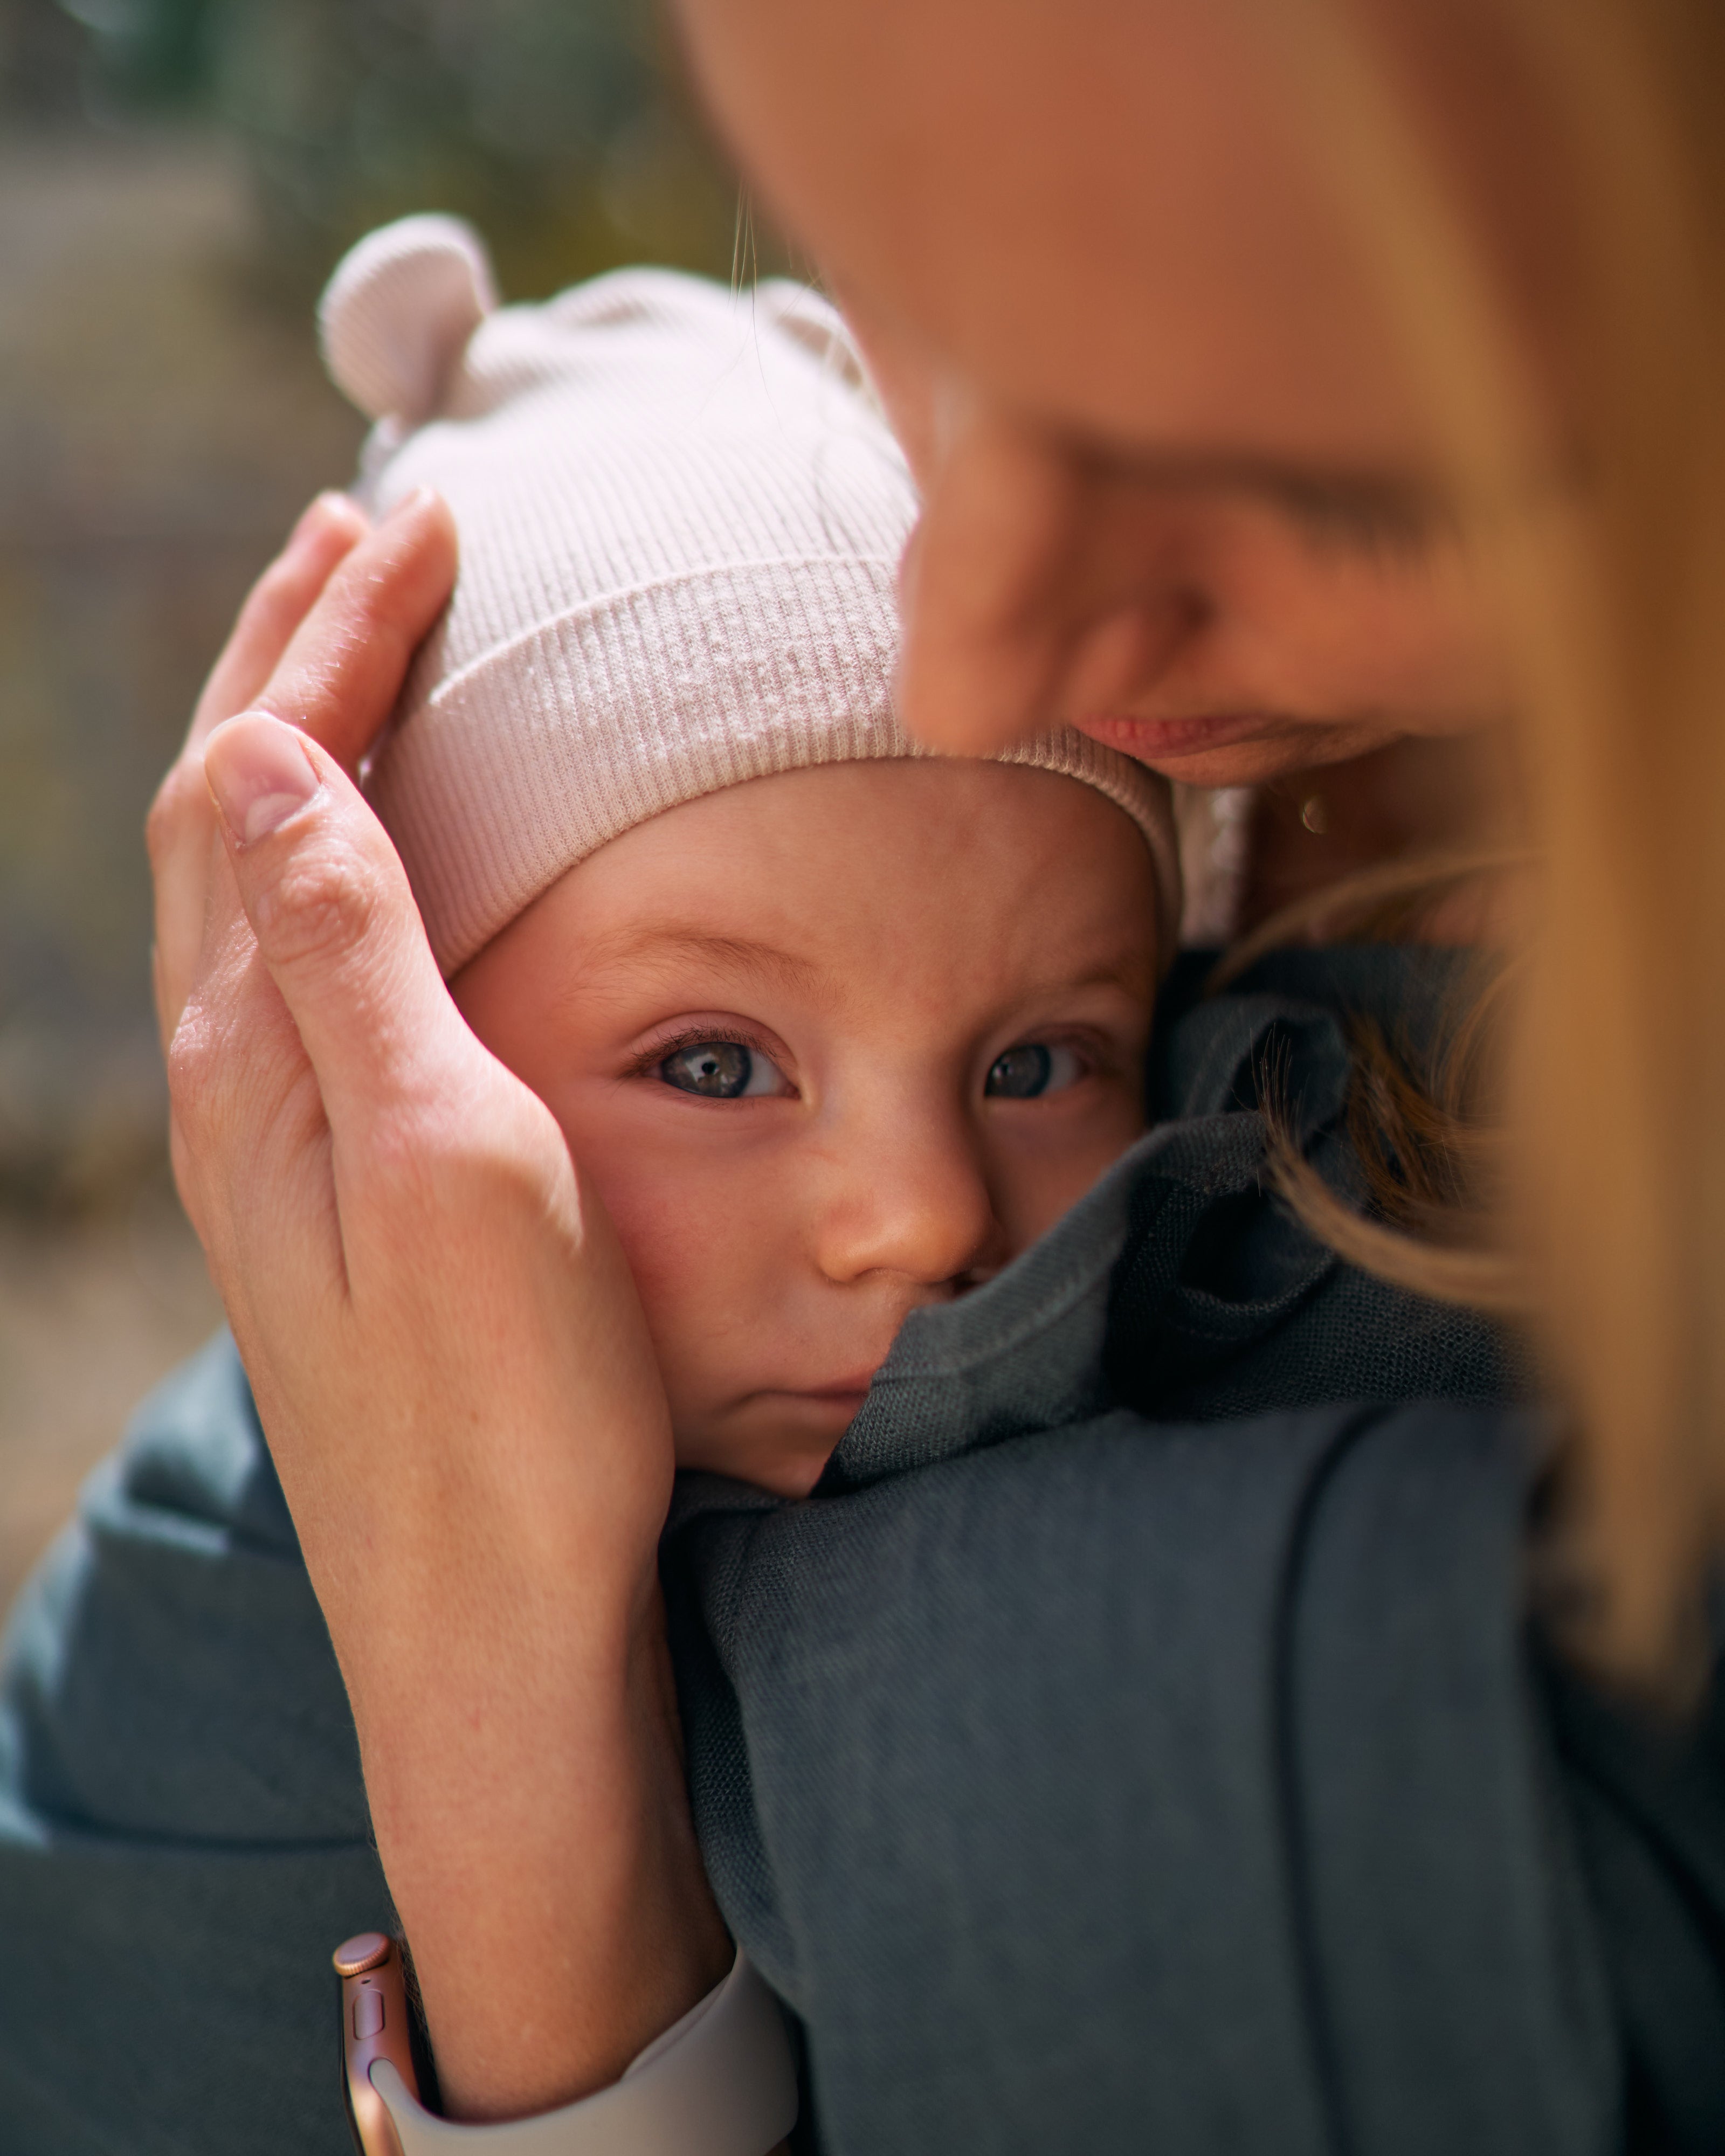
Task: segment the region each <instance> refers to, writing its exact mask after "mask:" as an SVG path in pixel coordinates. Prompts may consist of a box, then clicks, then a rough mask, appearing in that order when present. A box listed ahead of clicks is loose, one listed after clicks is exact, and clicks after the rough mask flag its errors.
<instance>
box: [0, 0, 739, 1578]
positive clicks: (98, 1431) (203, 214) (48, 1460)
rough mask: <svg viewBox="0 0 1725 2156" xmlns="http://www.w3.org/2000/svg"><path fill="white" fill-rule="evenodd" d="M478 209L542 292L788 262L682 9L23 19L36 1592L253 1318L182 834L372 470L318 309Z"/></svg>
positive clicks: (302, 10) (20, 251) (6, 363)
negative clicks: (591, 281) (167, 1115)
mask: <svg viewBox="0 0 1725 2156" xmlns="http://www.w3.org/2000/svg"><path fill="white" fill-rule="evenodd" d="M429 208H438V209H448V210H454V211H456V212H458V213H463V214H465V215H467V216H469V217H470V218H473V219H474V221H475V223H477V224H478V225H479V226H480V228H481V229H482V230H483V231H484V233H485V235H486V237H487V239H488V240H489V242H490V246H491V249H492V251H493V254H494V256H495V261H496V264H497V268H498V271H499V276H500V281H501V285H502V287H503V290H504V292H505V295H506V296H507V297H527V296H531V295H537V294H541V293H544V292H547V291H551V290H556V289H557V288H558V287H560V286H561V285H566V284H568V283H571V282H572V281H574V280H576V279H578V278H580V277H583V276H587V275H591V274H593V273H594V272H595V271H598V270H600V269H606V268H609V267H611V266H614V264H619V263H622V262H625V261H632V260H642V259H649V260H657V261H664V262H672V263H677V264H684V265H685V266H688V267H691V268H696V269H705V270H707V271H709V272H711V273H712V274H714V275H719V276H721V277H730V276H732V275H752V271H753V269H754V266H755V264H754V254H755V243H754V236H753V234H752V230H751V229H750V228H749V221H748V219H747V217H746V216H745V215H743V214H742V213H740V211H739V204H738V198H737V190H736V187H735V186H734V184H733V183H732V182H731V181H730V180H729V178H728V177H726V174H725V173H724V172H722V170H721V167H719V165H718V164H717V162H716V160H715V159H714V157H712V155H711V152H710V151H709V150H708V149H707V148H706V145H705V143H704V141H703V139H702V135H701V128H700V125H699V123H698V121H697V120H696V118H695V117H694V115H692V113H691V107H690V103H689V100H688V99H687V97H686V95H685V92H684V90H683V89H682V86H681V81H680V73H679V69H678V68H677V65H676V62H675V54H673V53H672V52H671V51H670V47H669V44H668V42H667V39H666V37H665V32H664V30H663V28H662V26H661V25H660V23H659V21H658V20H657V18H656V17H655V14H654V13H653V11H652V10H651V8H649V6H648V5H646V4H645V0H0V1602H3V1599H4V1595H5V1590H6V1588H7V1586H8V1583H9V1581H10V1580H11V1579H13V1578H15V1577H16V1574H17V1571H18V1567H19V1565H20V1564H21V1563H23V1561H24V1559H25V1558H26V1557H27V1556H28V1554H29V1553H31V1552H32V1551H33V1549H34V1548H35V1547H36V1546H37V1545H38V1544H39V1542H40V1540H41V1539H42V1537H43V1536H44V1534H45V1533H46V1532H47V1531H48V1529H49V1527H51V1526H52V1524H53V1522H54V1520H55V1519H56V1518H57V1517H59V1515H60V1514H61V1513H62V1512H64V1507H65V1504H66V1502H67V1501H68V1497H69V1478H70V1477H73V1476H74V1475H75V1472H76V1471H77V1470H78V1469H79V1468H80V1467H81V1466H82V1465H83V1463H84V1461H85V1460H86V1458H87V1457H88V1456H90V1454H91V1453H92V1452H93V1451H94V1450H100V1448H101V1447H103V1446H105V1445H106V1444H107V1443H109V1442H110V1441H111V1439H112V1437H113V1435H115V1434H116V1430H117V1424H118V1420H119V1419H120V1417H121V1414H122V1413H123V1410H124V1409H125V1407H126V1405H127V1404H129V1403H130V1400H131V1398H132V1397H133V1396H134V1395H135V1394H136V1392H137V1391H138V1390H139V1389H141V1386H142V1385H143V1384H144V1383H147V1382H148V1381H149V1380H150V1379H151V1378H153V1377H154V1376H155V1375H156V1374H157V1373H158V1372H159V1370H160V1369H162V1368H166V1367H167V1363H169V1362H171V1361H172V1359H173V1358H175V1357H176V1356H177V1354H178V1353H181V1352H182V1350H183V1349H184V1347H187V1346H188V1345H189V1344H190V1343H191V1342H192V1341H193V1339H195V1338H196V1337H198V1334H199V1333H200V1332H203V1330H205V1329H207V1327H208V1325H209V1324H210V1323H212V1322H213V1320H214V1317H215V1315H216V1312H215V1310H214V1306H213V1301H212V1299H211V1297H210V1295H209V1291H208V1285H207V1283H206V1282H205V1281H204V1279H203V1272H202V1268H201V1265H199V1263H198V1258H197V1254H196V1251H195V1249H193V1247H192V1246H191V1245H190V1243H189V1240H188V1239H187V1234H186V1231H185V1229H184V1226H183V1224H182V1222H181V1221H180V1220H179V1219H178V1217H177V1213H176V1211H175V1209H174V1208H173V1205H172V1197H171V1193H170V1191H169V1188H168V1184H167V1178H166V1174H165V1171H164V1168H163V1137H162V1133H163V1113H164V1111H163V1095H162V1080H161V1074H160V1067H159V1062H158V1058H157V1050H156V1045H155V1039H154V1034H153V1029H152V1025H151V1017H150V1006H149V984H148V949H149V886H148V878H147V874H146V863H145V858H144V851H143V844H142V836H141V829H142V819H143V815H144V811H145V808H146V804H147V803H148V800H149V797H150V793H151V789H152V788H153V786H154V784H155V783H156V780H157V777H158V776H159V774H160V773H161V771H162V768H163V767H165V765H166V763H167V760H168V758H169V757H170V756H171V754H172V750H173V747H174V744H175V742H176V740H177V737H178V735H179V733H180V731H181V730H182V727H183V726H184V724H185V721H186V718H187V714H188V711H189V709H190V706H191V704H192V701H193V697H194V696H195V694H196V692H197V689H198V683H199V681H200V680H201V679H202V676H203V673H204V672H205V670H206V669H207V668H208V665H209V662H210V660H211V659H212V657H213V654H214V653H215V651H216V649H217V648H218V645H219V644H220V641H221V639H222V635H223V630H224V629H225V626H226V624H227V623H228V619H229V618H230V617H231V615H232V613H233V611H234V607H235V605H236V604H237V603H238V601H239V598H240V596H241V594H242V593H244V590H245V588H246V587H247V585H248V583H249V582H250V580H251V579H252V577H254V574H255V573H256V572H257V571H258V569H259V567H261V566H262V565H263V563H264V562H265V561H266V560H267V559H268V557H269V556H270V553H271V552H273V550H274V548H275V546H276V544H277V543H278V542H279V540H280V536H281V535H282V534H283V533H284V531H285V530H286V528H287V527H288V526H289V525H290V523H291V521H292V520H293V517H294V516H295V513H296V512H297V511H298V509H299V507H300V506H301V504H302V503H303V502H304V501H305V500H306V499H307V498H309V496H310V495H311V494H312V493H313V492H314V491H316V489H318V488H319V487H321V486H325V485H331V484H335V485H339V484H341V483H342V482H343V481H344V480H346V479H347V476H348V475H349V473H350V471H351V470H352V462H353V458H354V454H355V452H356V449H357V445H358V441H359V435H360V428H359V423H358V421H357V418H356V417H355V415H354V414H353V413H352V412H351V411H349V410H348V408H347V407H346V406H345V405H344V404H343V403H342V402H341V399H340V398H338V397H337V396H336V394H335V393H334V392H333V391H332V390H331V388H329V387H328V385H327V383H326V382H325V380H324V378H323V375H322V372H321V368H320V367H319V365H318V362H317V357H316V349H315V346H314V342H313V337H312V331H311V314H312V308H313V305H314V303H315V300H316V294H317V291H318V290H319V288H320V286H321V283H322V281H323V280H324V278H325V277H326V275H328V272H329V270H330V269H331V266H332V265H333V264H334V263H335V261H336V259H337V258H338V257H339V255H340V254H341V252H342V250H343V249H345V248H346V247H347V245H348V244H349V243H350V242H351V241H352V240H353V239H356V238H357V236H358V235H359V234H361V233H362V232H364V231H366V230H367V229H369V228H371V227H372V225H374V224H377V223H382V222H383V221H384V220H386V219H388V218H392V217H394V216H398V215H400V214H403V213H406V212H408V211H411V210H418V209H429Z"/></svg>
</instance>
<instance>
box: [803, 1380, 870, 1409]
mask: <svg viewBox="0 0 1725 2156" xmlns="http://www.w3.org/2000/svg"><path fill="white" fill-rule="evenodd" d="M874 1374H875V1373H874V1372H873V1371H872V1370H870V1371H868V1372H867V1373H865V1374H864V1375H863V1376H861V1377H857V1378H844V1379H842V1380H841V1381H840V1382H839V1383H838V1384H835V1385H811V1386H809V1388H808V1389H807V1390H806V1391H803V1392H799V1393H797V1394H794V1395H793V1397H794V1398H795V1399H803V1400H820V1401H823V1402H826V1403H830V1404H831V1405H833V1406H834V1407H848V1408H849V1409H850V1412H851V1413H852V1414H855V1413H856V1411H857V1409H859V1408H860V1407H861V1405H862V1404H863V1402H864V1401H865V1399H867V1398H868V1396H869V1387H870V1384H872V1383H873V1382H874Z"/></svg>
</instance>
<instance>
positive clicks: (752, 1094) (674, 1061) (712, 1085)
mask: <svg viewBox="0 0 1725 2156" xmlns="http://www.w3.org/2000/svg"><path fill="white" fill-rule="evenodd" d="M659 1075H660V1077H661V1078H662V1079H664V1081H665V1084H666V1085H667V1086H675V1087H676V1089H677V1091H679V1092H680V1093H698V1094H700V1095H701V1097H702V1098H703V1099H704V1100H708V1101H744V1100H751V1099H757V1098H758V1097H760V1096H762V1095H763V1094H768V1093H783V1092H786V1091H788V1090H789V1089H788V1087H787V1086H786V1085H785V1081H784V1077H783V1073H782V1072H781V1071H780V1070H779V1068H778V1065H777V1064H776V1063H774V1062H773V1061H772V1060H771V1059H770V1058H769V1057H768V1056H765V1055H762V1053H761V1051H760V1050H759V1049H758V1048H745V1047H744V1046H743V1045H742V1042H741V1041H740V1040H693V1041H691V1042H690V1043H689V1045H687V1046H686V1047H685V1048H674V1049H673V1050H671V1052H670V1055H667V1056H666V1057H665V1060H664V1061H663V1062H662V1063H661V1064H660V1066H659Z"/></svg>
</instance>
